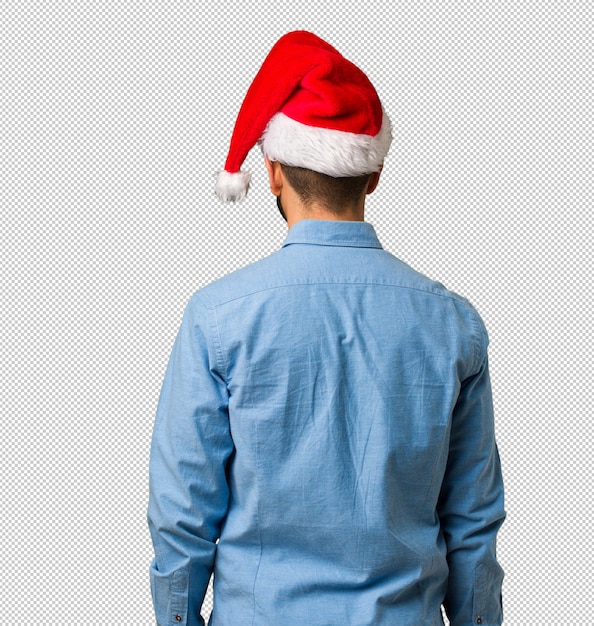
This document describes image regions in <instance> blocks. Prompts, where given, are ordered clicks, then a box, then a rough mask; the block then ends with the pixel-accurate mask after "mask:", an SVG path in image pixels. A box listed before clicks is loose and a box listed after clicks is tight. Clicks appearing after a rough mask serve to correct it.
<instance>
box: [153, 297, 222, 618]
mask: <svg viewBox="0 0 594 626" xmlns="http://www.w3.org/2000/svg"><path fill="white" fill-rule="evenodd" d="M214 336H216V333H213V329H212V328H211V327H210V322H209V313H208V310H207V309H206V307H205V306H204V305H203V304H202V302H201V299H200V298H199V297H197V296H195V297H194V298H192V300H190V302H189V303H188V306H187V307H186V310H185V312H184V317H183V320H182V324H181V327H180V330H179V333H178V335H177V338H176V340H175V344H174V346H173V350H172V353H171V356H170V359H169V364H168V366H167V371H166V374H165V379H164V381H163V387H162V389H161V395H160V398H159V404H158V408H157V414H156V418H155V424H154V430H153V438H152V445H151V456H150V467H149V474H150V478H149V480H150V495H149V506H148V522H149V528H150V532H151V537H152V540H153V546H154V550H155V558H154V560H153V562H152V564H151V569H150V580H151V592H152V596H153V604H154V609H155V615H156V619H157V624H158V626H170V625H176V626H177V625H180V624H181V625H182V626H184V625H185V626H203V624H204V620H203V619H202V618H201V617H200V608H201V605H202V602H203V600H204V596H205V594H206V590H207V587H208V582H209V580H210V576H211V573H212V570H213V566H214V558H215V553H216V540H217V538H218V536H219V532H220V527H221V523H222V521H223V519H224V517H225V515H226V512H227V506H228V499H229V487H228V484H227V480H226V471H225V470H226V465H227V462H228V460H229V457H230V456H231V454H232V452H233V441H232V439H231V435H230V429H229V419H228V394H227V388H226V384H225V382H224V380H223V378H222V376H221V374H220V371H219V368H218V366H217V355H216V348H215V347H214V346H213V341H212V337H214Z"/></svg>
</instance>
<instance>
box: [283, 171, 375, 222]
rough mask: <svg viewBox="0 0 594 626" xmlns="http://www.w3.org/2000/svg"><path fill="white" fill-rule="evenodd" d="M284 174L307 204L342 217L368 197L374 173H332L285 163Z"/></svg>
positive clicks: (302, 200)
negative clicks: (330, 174)
mask: <svg viewBox="0 0 594 626" xmlns="http://www.w3.org/2000/svg"><path fill="white" fill-rule="evenodd" d="M281 168H282V171H283V174H284V175H285V177H286V179H287V181H288V182H289V184H290V185H291V187H292V188H293V189H294V190H295V192H296V193H297V195H298V196H299V199H300V200H301V202H302V203H303V204H304V205H305V206H306V207H311V206H312V205H313V204H314V203H315V204H317V205H319V206H322V207H323V208H324V209H326V210H327V211H330V212H331V213H334V214H335V215H336V216H340V215H341V212H342V210H344V209H345V208H349V207H352V206H354V205H356V204H357V202H358V201H359V200H360V199H361V198H362V197H363V196H364V194H365V191H366V189H367V185H368V183H369V178H370V174H362V175H361V176H341V177H335V176H329V175H328V174H321V173H320V172H314V171H313V170H308V169H306V168H303V167H294V166H291V165H285V164H282V163H281Z"/></svg>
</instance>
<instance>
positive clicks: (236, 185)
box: [215, 170, 252, 202]
mask: <svg viewBox="0 0 594 626" xmlns="http://www.w3.org/2000/svg"><path fill="white" fill-rule="evenodd" d="M251 177H252V176H251V174H250V173H249V172H243V171H240V172H233V173H230V172H227V171H225V170H220V171H219V172H218V174H217V182H216V185H215V192H216V194H217V196H218V197H219V198H220V199H221V200H223V201H224V202H239V201H240V200H243V199H244V198H245V196H246V194H247V192H248V189H249V186H250V180H251Z"/></svg>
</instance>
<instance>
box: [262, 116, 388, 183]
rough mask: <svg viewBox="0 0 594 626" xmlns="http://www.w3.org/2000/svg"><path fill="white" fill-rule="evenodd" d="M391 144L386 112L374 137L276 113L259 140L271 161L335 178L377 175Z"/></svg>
mask: <svg viewBox="0 0 594 626" xmlns="http://www.w3.org/2000/svg"><path fill="white" fill-rule="evenodd" d="M382 111H383V110H382ZM391 143H392V130H391V124H390V119H389V118H388V115H387V114H386V112H385V111H383V118H382V127H381V129H380V132H379V133H378V134H377V135H375V136H374V137H372V136H371V135H362V134H361V135H359V134H355V133H349V132H344V131H339V130H332V129H329V128H317V127H314V126H306V125H305V124H301V123H299V122H296V121H295V120H292V119H291V118H289V117H287V116H286V115H285V114H284V113H276V114H275V115H274V116H273V117H272V118H271V120H270V122H269V123H268V125H267V127H266V130H265V131H264V134H263V135H262V138H261V140H260V145H261V148H262V151H263V152H264V154H265V155H266V156H267V157H268V158H269V159H270V160H271V161H279V162H280V163H283V164H284V165H290V166H293V167H303V168H306V169H309V170H314V171H315V172H320V173H322V174H327V175H329V176H334V177H337V178H338V177H346V176H361V175H363V174H371V173H372V172H379V170H380V169H381V168H382V165H383V163H384V159H385V157H386V155H387V154H388V150H389V148H390V144H391Z"/></svg>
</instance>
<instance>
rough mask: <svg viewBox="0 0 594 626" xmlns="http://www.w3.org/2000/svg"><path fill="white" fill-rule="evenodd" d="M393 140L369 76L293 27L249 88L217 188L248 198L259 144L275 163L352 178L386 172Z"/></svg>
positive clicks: (227, 195) (233, 197)
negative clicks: (250, 164) (249, 166)
mask: <svg viewBox="0 0 594 626" xmlns="http://www.w3.org/2000/svg"><path fill="white" fill-rule="evenodd" d="M391 141H392V133H391V128H390V120H389V119H388V116H387V115H386V113H385V111H384V110H383V107H382V105H381V102H380V100H379V97H378V95H377V92H376V91H375V89H374V87H373V85H372V84H371V82H370V81H369V79H368V78H367V76H366V75H365V74H364V73H363V72H362V71H361V70H360V69H359V68H358V67H357V66H355V65H354V64H353V63H351V62H350V61H348V60H347V59H345V58H344V57H343V56H342V55H341V54H340V53H339V52H338V51H337V50H336V49H334V48H333V47H332V46H331V45H330V44H328V43H326V42H325V41H323V40H322V39H320V38H319V37H317V36H316V35H313V34H312V33H308V32H305V31H295V32H291V33H288V34H287V35H284V36H283V37H281V39H279V40H278V41H277V43H276V44H275V45H274V47H273V48H272V50H271V51H270V53H269V54H268V56H267V57H266V59H265V60H264V63H263V64H262V67H261V68H260V70H259V71H258V73H257V75H256V77H255V78H254V81H253V82H252V84H251V86H250V88H249V89H248V92H247V94H246V96H245V99H244V101H243V104H242V106H241V109H240V111H239V115H238V116H237V120H236V123H235V128H234V130H233V135H232V137H231V144H230V147H229V154H228V156H227V161H226V163H225V169H224V170H222V171H220V172H219V174H218V177H217V183H216V188H215V189H216V193H217V195H218V196H219V198H221V199H222V200H226V201H237V200H242V199H243V198H244V197H245V195H246V193H247V190H248V187H249V183H250V174H249V172H246V171H242V170H241V165H242V164H243V162H244V160H245V158H246V157H247V154H248V152H249V151H250V150H251V149H252V148H253V147H254V146H255V145H256V143H260V145H261V147H262V151H263V152H264V154H265V155H266V156H268V158H269V159H270V160H271V161H279V162H280V163H283V164H284V165H292V166H296V167H303V168H306V169H310V170H314V171H316V172H321V173H322V174H328V175H329V176H334V177H346V176H360V175H363V174H371V173H372V172H377V171H379V170H380V168H381V166H382V164H383V162H384V158H385V157H386V154H387V153H388V149H389V147H390V143H391Z"/></svg>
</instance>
